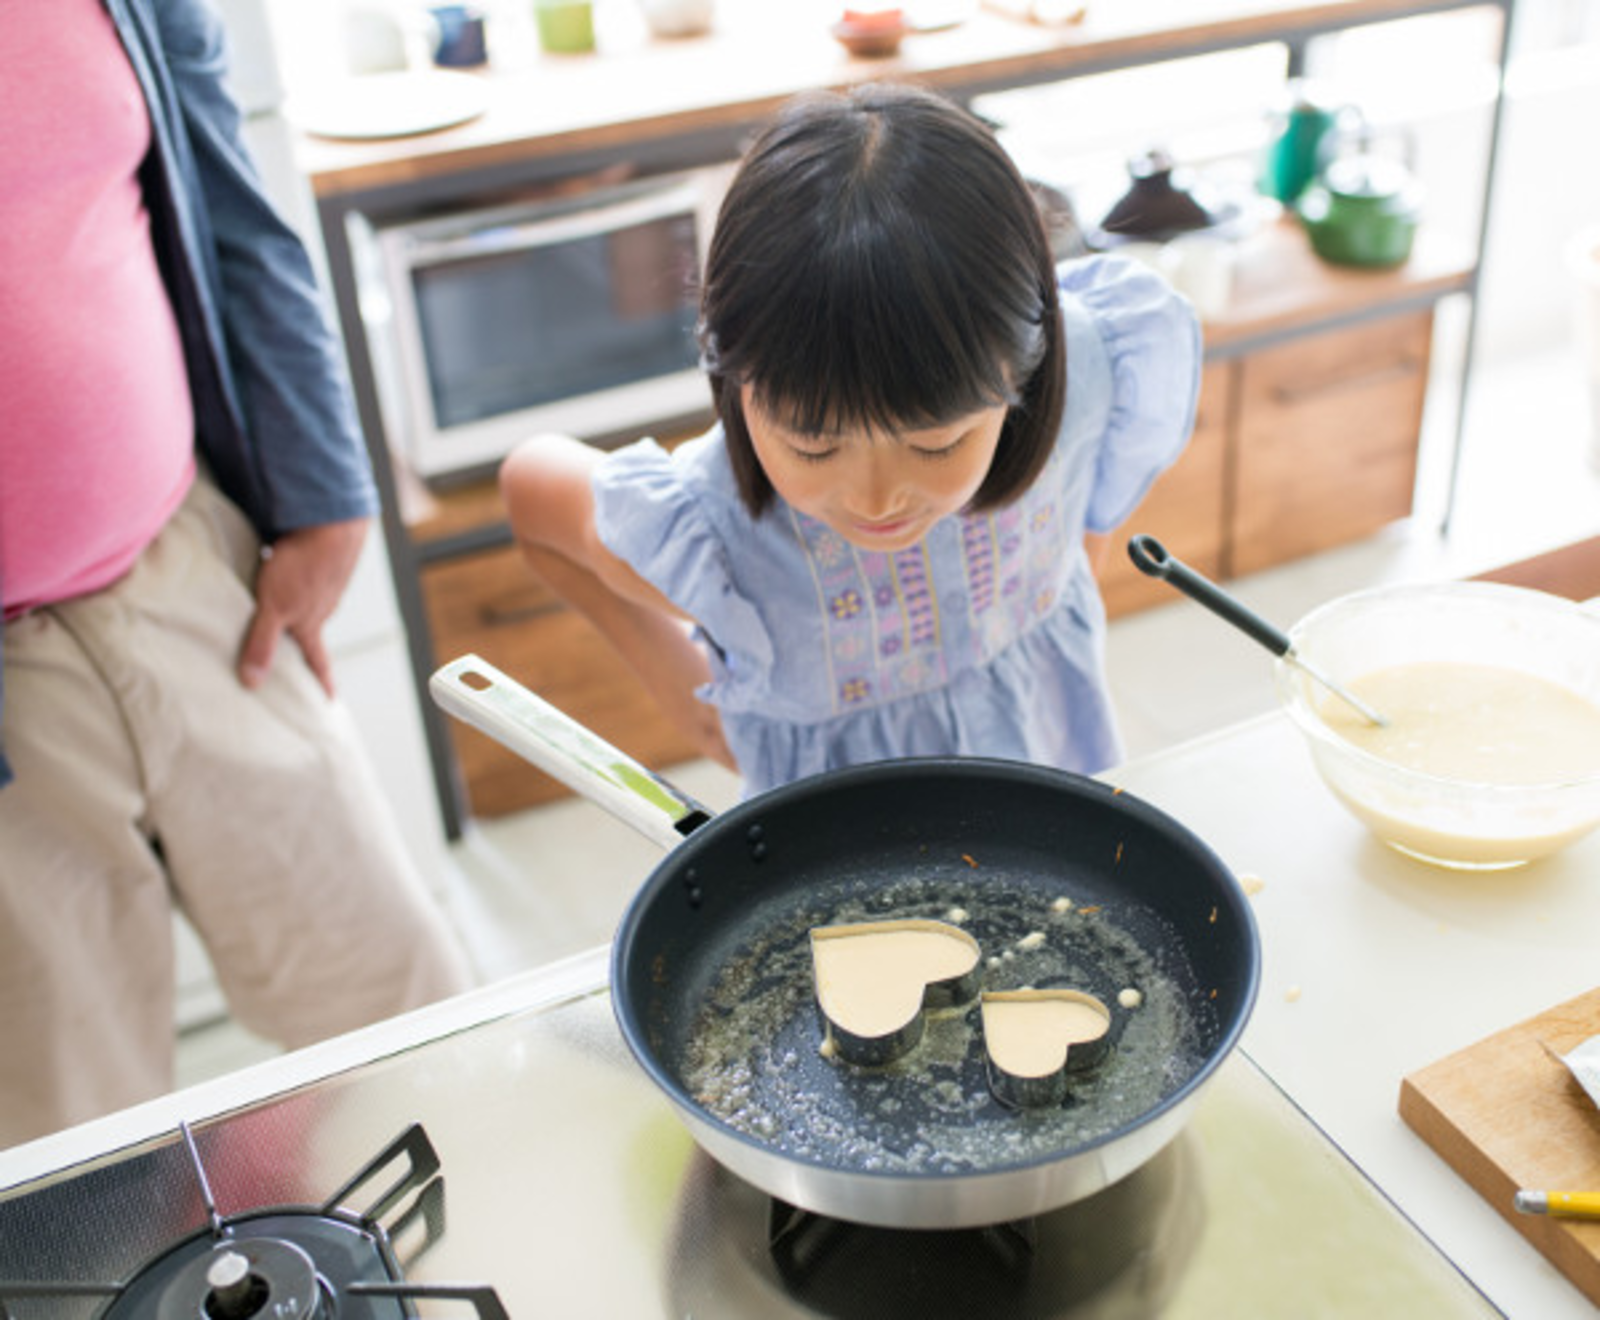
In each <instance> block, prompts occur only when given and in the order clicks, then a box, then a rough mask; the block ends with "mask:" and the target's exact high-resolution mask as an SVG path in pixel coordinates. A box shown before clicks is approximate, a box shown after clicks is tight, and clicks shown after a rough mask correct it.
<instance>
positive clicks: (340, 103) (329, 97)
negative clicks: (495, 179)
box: [284, 69, 489, 139]
mask: <svg viewBox="0 0 1600 1320" xmlns="http://www.w3.org/2000/svg"><path fill="white" fill-rule="evenodd" d="M488 104H489V89H488V87H487V86H485V84H484V82H483V80H482V79H480V78H478V77H476V76H475V75H473V74H470V73H455V72H452V71H450V70H449V69H402V70H399V71H397V72H394V73H364V74H361V75H359V76H358V77H354V78H346V79H343V80H342V81H340V82H337V83H329V84H327V85H326V86H324V87H320V88H317V89H316V90H315V91H313V92H309V93H307V94H305V95H303V96H298V97H296V98H295V99H294V100H292V101H290V102H289V104H288V105H286V106H285V107H284V114H285V115H287V116H288V117H289V118H290V119H291V120H293V121H294V122H295V123H296V124H298V125H299V126H300V127H301V128H303V129H304V130H305V131H306V132H307V133H314V134H316V135H317V136H318V137H329V138H362V139H370V138H391V137H406V136H408V135H409V134H412V133H432V132H434V131H436V130H438V129H441V128H451V127H454V126H455V125H457V124H464V123H466V122H467V121H468V120H471V119H476V118H477V117H478V116H479V115H481V114H482V113H483V112H484V110H485V109H486V108H487V107H488Z"/></svg>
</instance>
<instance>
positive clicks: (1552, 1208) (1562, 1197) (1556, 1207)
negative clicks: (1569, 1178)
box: [1513, 1191, 1600, 1219]
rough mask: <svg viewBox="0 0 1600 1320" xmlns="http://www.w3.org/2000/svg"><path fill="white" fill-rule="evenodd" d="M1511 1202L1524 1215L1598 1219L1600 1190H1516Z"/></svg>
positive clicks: (1599, 1216)
mask: <svg viewBox="0 0 1600 1320" xmlns="http://www.w3.org/2000/svg"><path fill="white" fill-rule="evenodd" d="M1513 1204H1514V1205H1515V1206H1516V1208H1517V1209H1518V1210H1520V1211H1521V1212H1522V1213H1523V1214H1525V1215H1549V1216H1550V1217H1551V1218H1552V1219H1600V1192H1527V1191H1524V1192H1518V1193H1517V1195H1516V1198H1515V1200H1514V1201H1513Z"/></svg>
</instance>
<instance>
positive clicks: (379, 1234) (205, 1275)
mask: <svg viewBox="0 0 1600 1320" xmlns="http://www.w3.org/2000/svg"><path fill="white" fill-rule="evenodd" d="M179 1130H180V1132H181V1134H182V1137H183V1141H184V1143H185V1146H186V1147H187V1150H188V1154H189V1159H190V1162H191V1165H192V1173H193V1177H194V1181H195V1184H196V1185H197V1187H198V1189H199V1191H200V1194H201V1196H202V1199H203V1201H204V1206H205V1211H206V1219H207V1225H206V1227H205V1228H202V1229H200V1230H199V1231H198V1232H195V1233H192V1234H190V1235H188V1236H187V1237H185V1238H183V1239H182V1240H180V1241H178V1242H176V1243H172V1244H170V1245H168V1246H167V1247H166V1248H165V1249H163V1250H162V1251H161V1252H160V1253H159V1254H157V1255H156V1256H155V1257H153V1258H152V1259H150V1260H148V1261H147V1262H146V1263H145V1264H144V1265H142V1266H141V1267H140V1268H139V1269H138V1270H137V1271H135V1272H134V1274H133V1275H132V1276H130V1277H129V1278H128V1279H126V1280H125V1281H123V1282H120V1283H95V1282H79V1281H62V1282H30V1283H5V1282H0V1320H34V1317H39V1318H40V1320H54V1317H56V1316H58V1315H61V1314H62V1311H61V1309H60V1308H61V1307H62V1306H63V1305H64V1304H65V1302H66V1299H69V1298H77V1299H93V1298H98V1297H104V1298H108V1299H109V1300H108V1301H106V1302H105V1304H104V1305H103V1306H101V1307H100V1308H99V1309H97V1310H95V1311H94V1312H93V1316H94V1320H405V1318H406V1317H412V1316H415V1315H416V1314H417V1311H416V1309H415V1308H414V1307H413V1306H412V1305H411V1304H410V1303H411V1302H412V1301H414V1300H420V1299H423V1298H427V1299H431V1300H450V1301H460V1302H465V1303H468V1304H469V1305H471V1306H472V1307H473V1308H474V1309H475V1310H476V1312H477V1314H478V1316H479V1320H509V1318H508V1315H507V1312H506V1310H505V1307H504V1306H503V1305H502V1303H501V1302H500V1299H499V1297H498V1296H497V1295H496V1293H495V1291H494V1290H493V1289H492V1288H488V1287H479V1286H474V1285H467V1286H454V1285H450V1286H446V1285H438V1284H420V1283H408V1282H406V1281H405V1279H404V1271H403V1268H402V1264H401V1261H400V1258H399V1257H398V1256H397V1254H396V1251H395V1246H394V1244H395V1241H396V1240H397V1239H399V1238H400V1237H401V1235H402V1234H406V1235H410V1234H412V1233H419V1234H420V1235H421V1241H420V1242H419V1243H418V1244H417V1245H416V1247H415V1249H414V1250H412V1251H411V1253H410V1256H409V1259H411V1260H414V1259H416V1258H418V1257H420V1256H421V1255H422V1254H423V1253H424V1252H425V1251H427V1250H428V1248H429V1247H431V1246H432V1245H433V1243H434V1242H435V1241H437V1239H438V1238H439V1237H440V1236H441V1235H442V1234H443V1232H444V1179H443V1178H442V1177H440V1176H439V1157H438V1155H437V1154H436V1153H435V1151H434V1148H433V1144H432V1143H431V1142H430V1141H429V1140H428V1137H427V1134H426V1133H424V1132H423V1130H422V1128H421V1126H420V1125H419V1124H412V1125H411V1126H410V1127H408V1128H407V1129H406V1130H405V1131H404V1132H402V1133H401V1134H400V1135H399V1136H398V1137H397V1138H395V1140H394V1141H392V1142H390V1143H389V1145H388V1146H386V1147H385V1148H384V1149H383V1150H382V1151H380V1152H379V1154H378V1155H377V1156H376V1157H375V1158H374V1159H373V1160H371V1161H370V1162H369V1163H368V1164H367V1165H366V1166H365V1167H363V1168H362V1169H361V1171H360V1172H358V1173H357V1174H356V1176H355V1177H353V1178H351V1179H350V1180H349V1181H348V1182H346V1183H345V1184H344V1185H343V1186H342V1187H341V1188H340V1189H339V1190H338V1191H337V1192H335V1193H334V1194H333V1195H332V1196H331V1197H329V1198H328V1200H327V1201H326V1202H324V1203H323V1204H322V1205H320V1206H284V1207H278V1208H272V1209H258V1210H251V1211H247V1212H245V1213H242V1214H237V1215H231V1216H223V1215H221V1214H219V1213H218V1211H217V1209H216V1204H215V1201H214V1199H213V1197H212V1194H211V1187H210V1184H209V1181H208V1179H207V1177H206V1170H205V1165H204V1164H203V1163H202V1162H201V1159H200V1154H199V1149H198V1147H197V1146H196V1145H195V1141H194V1135H193V1133H192V1132H191V1131H190V1130H189V1128H188V1127H187V1126H181V1127H180V1129H179ZM402 1161H403V1162H404V1164H405V1168H404V1169H403V1171H402V1172H401V1174H400V1176H399V1178H398V1179H397V1180H396V1181H395V1182H394V1183H393V1185H392V1186H390V1187H389V1188H388V1189H387V1190H385V1191H384V1192H382V1193H380V1194H379V1196H378V1198H377V1199H376V1200H375V1201H374V1202H372V1204H370V1205H368V1206H367V1207H366V1208H365V1209H364V1210H351V1209H348V1208H347V1205H346V1203H347V1202H348V1201H349V1200H350V1199H351V1198H352V1197H353V1196H354V1195H355V1194H356V1193H357V1192H358V1191H360V1190H361V1189H362V1188H364V1187H366V1186H367V1184H369V1183H370V1182H372V1181H373V1180H374V1179H376V1178H377V1176H378V1175H379V1174H380V1173H382V1172H383V1171H384V1170H386V1169H387V1168H389V1166H391V1165H393V1164H397V1163H400V1162H402ZM391 1212H393V1214H392V1218H390V1219H389V1220H388V1222H387V1223H385V1222H383V1220H384V1217H385V1216H387V1215H391ZM30 1307H31V1308H33V1309H29V1308H30Z"/></svg>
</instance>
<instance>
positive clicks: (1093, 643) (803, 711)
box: [594, 256, 1201, 794]
mask: <svg viewBox="0 0 1600 1320" xmlns="http://www.w3.org/2000/svg"><path fill="white" fill-rule="evenodd" d="M1059 280H1060V286H1061V290H1062V295H1063V296H1062V303H1063V309H1064V310H1063V316H1064V319H1065V325H1066V345H1067V380H1068V385H1067V407H1066V416H1065V418H1064V421H1063V424H1062V428H1061V433H1060V437H1059V439H1058V441H1057V443H1056V448H1055V452H1054V454H1053V455H1052V457H1051V459H1050V461H1049V463H1048V464H1047V465H1046V467H1045V469H1044V472H1043V473H1042V475H1041V476H1040V477H1039V479H1038V480H1037V481H1036V482H1035V483H1034V485H1033V486H1032V487H1031V488H1029V489H1028V490H1027V491H1026V492H1025V493H1024V494H1023V495H1022V496H1021V497H1020V498H1019V499H1017V500H1015V501H1014V502H1012V503H1011V504H1009V505H1007V506H1006V507H1004V508H1001V509H996V510H992V511H990V512H987V513H981V514H962V515H956V516H952V517H950V518H946V519H945V520H944V521H942V522H941V523H939V524H937V525H936V526H935V527H934V528H933V529H932V530H931V531H930V532H929V533H928V534H927V536H925V537H924V538H923V539H922V541H920V542H919V543H918V544H916V545H913V546H911V547H909V548H907V549H905V550H900V551H896V552H893V553H888V554H885V553H878V552H870V551H865V550H860V549H857V548H856V547H854V546H852V545H850V544H849V543H848V542H847V541H845V540H844V539H843V538H841V537H840V536H838V535H837V534H835V533H834V532H832V531H830V530H829V529H828V528H827V527H826V526H824V525H823V524H822V523H820V522H817V521H816V520H814V519H812V518H809V517H806V516H805V515H803V514H800V513H797V512H796V511H795V510H794V509H792V508H791V507H789V506H788V505H787V504H785V503H784V502H783V501H782V500H781V499H775V500H774V502H773V504H772V506H771V507H770V508H769V509H768V510H767V512H766V513H764V514H763V515H762V516H761V517H760V518H759V519H752V518H751V517H750V515H749V513H748V512H747V510H746V509H745V506H744V504H743V503H742V502H741V500H740V498H739V492H738V489H737V486H736V485H735V482H734V479H733V473H732V470H731V467H730V465H729V462H728V458H727V451H726V449H725V447H724V445H723V443H722V435H721V430H720V427H718V428H714V429H713V430H711V431H710V432H708V433H707V434H706V435H703V436H701V437H699V438H698V439H695V440H691V441H690V442H688V443H687V444H685V445H683V446H681V447H680V448H679V449H677V450H676V451H675V452H674V453H673V454H671V455H669V454H668V453H667V452H666V451H665V450H663V449H662V448H661V447H660V446H659V445H657V444H656V443H655V442H654V441H652V440H642V441H640V442H638V443H637V444H634V445H630V446H628V447H627V448H625V449H622V450H618V451H617V452H615V453H614V454H611V455H608V456H607V457H606V459H605V460H604V461H603V462H602V463H601V464H600V466H599V469H598V470H597V472H596V474H595V478H594V494H595V502H596V521H597V526H598V530H599V534H600V537H601V540H602V541H603V542H604V543H605V545H606V546H607V547H608V548H609V549H610V550H611V551H612V552H613V553H614V554H616V555H618V556H619V557H620V558H622V559H624V560H625V561H627V562H628V563H629V564H631V565H632V566H633V567H634V569H635V570H636V571H637V572H639V573H640V574H641V575H642V576H643V577H644V578H646V579H647V580H648V581H649V582H651V583H652V584H653V585H655V586H656V587H657V588H658V589H659V590H660V591H661V592H662V593H663V594H664V595H666V596H667V598H668V599H670V600H671V601H673V602H674V604H676V605H678V606H679V607H680V608H681V609H682V610H683V611H684V612H685V613H686V614H688V615H689V616H690V617H691V618H693V619H694V620H695V621H696V622H697V623H698V624H699V634H698V635H699V636H700V638H701V640H702V642H703V643H704V645H705V646H706V647H707V650H708V653H709V655H710V658H711V665H712V679H711V681H710V682H709V683H708V684H706V685H705V686H704V687H703V688H702V689H701V691H700V694H699V695H700V696H701V698H702V699H703V700H705V701H708V702H710V703H711V704H712V705H714V706H716V707H717V709H718V711H719V713H720V715H721V719H722V726H723V730H724V732H725V734H726V736H727V740H728V745H729V747H730V748H731V750H732V751H733V754H734V757H735V758H736V759H737V761H738V764H739V769H740V772H741V774H742V776H743V789H744V792H745V793H746V794H751V793H756V792H760V791H762V790H764V789H767V788H771V787H775V786H777V785H779V784H783V783H787V782H789V781H791V780H794V779H798V778H802V777H804V776H807V775H811V774H816V773H819V772H821V771H823V770H828V769H832V768H834V767H838V766H844V765H853V764H858V763H861V762H866V761H878V760H887V759H892V758H897V757H906V756H932V755H963V756H991V757H1003V758H1008V759H1014V760H1023V761H1033V762H1039V763H1043V764H1047V765H1055V766H1060V767H1062V768H1064V769H1068V770H1076V771H1080V772H1083V773H1093V772H1095V771H1098V770H1102V769H1104V768H1105V767H1106V766H1108V765H1112V764H1114V763H1115V762H1116V761H1117V760H1118V759H1119V757H1120V755H1121V744H1120V741H1119V739H1118V736H1117V731H1116V727H1115V722H1114V719H1113V714H1112V710H1111V705H1110V700H1109V697H1108V694H1107V691H1106V687H1105V682H1104V675H1103V665H1102V652H1103V647H1104V636H1105V609H1104V606H1103V605H1102V603H1101V601H1100V596H1099V592H1098V590H1097V588H1096V586H1095V581H1094V576H1093V573H1092V571H1091V568H1090V565H1089V561H1088V556H1087V554H1086V552H1085V549H1084V544H1083V541H1084V533H1085V531H1086V530H1092V531H1097V532H1107V531H1110V530H1112V529H1113V528H1115V527H1116V526H1117V525H1118V524H1120V523H1121V522H1122V521H1123V520H1124V519H1125V518H1126V517H1127V516H1128V515H1129V514H1130V513H1131V512H1132V511H1133V509H1134V507H1135V506H1136V505H1137V504H1138V502H1139V501H1140V500H1141V499H1142V498H1143V497H1144V494H1145V492H1146V491H1147V490H1148V489H1149V486H1150V484H1151V482H1152V481H1154V480H1155V478H1156V477H1157V476H1158V475H1159V474H1160V473H1161V472H1162V471H1163V470H1164V469H1165V468H1166V467H1168V466H1169V465H1170V464H1171V463H1172V462H1173V461H1174V460H1175V459H1176V458H1177V456H1178V455H1179V453H1180V452H1181V451H1182V449H1183V446H1184V445H1185V443H1186V442H1187V440H1188V436H1189V432H1190V429H1191V427H1192V425H1193V421H1194V410H1195V402H1196V397H1197V395H1198V392H1199V380H1200V355H1201V344H1200V330H1199V324H1198V322H1197V320H1196V318H1195V316H1194V313H1193V312H1192V310H1191V309H1190V307H1189V305H1188V304H1187V303H1186V302H1185V301H1184V300H1183V299H1182V298H1181V297H1179V296H1178V295H1177V294H1176V293H1174V292H1173V291H1172V289H1171V288H1170V286H1168V285H1167V284H1166V282H1165V281H1163V280H1162V279H1161V278H1160V277H1159V276H1158V275H1156V274H1155V273H1153V272H1152V271H1150V270H1148V269H1147V268H1145V267H1143V266H1140V265H1138V264H1137V263H1135V262H1132V261H1130V260H1128V259H1126V258H1121V257H1115V256H1099V257H1090V258H1086V259H1083V260H1079V261H1073V262H1068V263H1064V264H1063V265H1062V267H1061V268H1060V271H1059Z"/></svg>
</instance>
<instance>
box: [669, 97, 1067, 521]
mask: <svg viewBox="0 0 1600 1320" xmlns="http://www.w3.org/2000/svg"><path fill="white" fill-rule="evenodd" d="M699 333H700V348H701V353H702V357H703V361H704V363H705V366H706V369H707V372H708V374H709V377H710V381H711V390H712V398H713V401H714V403H715V405H716V409H717V414H718V416H719V418H720V419H721V421H722V424H723V429H724V432H725V438H726V441H727V445H728V451H729V454H730V456H731V459H732V462H733V467H734V472H735V474H736V476H737V479H738V482H739V488H740V492H741V494H742V495H743V498H744V502H745V504H746V505H747V507H748V508H749V509H750V511H751V513H752V514H755V515H759V514H760V513H761V512H762V511H763V510H764V509H765V508H766V507H767V506H768V504H769V503H770V502H771V500H772V496H773V490H772V485H771V483H770V482H769V481H768V480H767V476H766V474H765V473H764V472H763V471H762V469H761V465H760V463H759V462H757V460H756V455H755V451H754V449H753V447H752V446H751V443H750V433H749V429H748V427H747V425H746V422H745V417H744V408H743V406H742V403H741V400H740V387H741V386H742V385H745V384H748V385H749V386H750V387H751V388H752V390H753V392H754V395H755V397H756V399H757V400H758V401H759V403H760V405H761V407H762V409H763V411H765V412H767V413H769V414H770V415H772V416H774V417H777V418H779V419H780V420H781V421H782V422H783V423H784V425H786V426H788V427H790V428H791V429H794V430H797V431H800V432H802V433H806V434H826V433H830V432H835V431H838V430H841V429H844V428H847V427H865V428H868V429H874V430H883V431H894V430H903V429H912V428H916V429H920V428H925V427H930V426H938V425H941V424H944V423H946V422H949V421H951V420H953V419H955V418H958V417H962V416H965V415H967V414H969V413H973V412H977V411H979V410H981V409H983V408H988V407H992V406H994V405H996V404H1008V405H1010V407H1009V410H1008V412H1007V415H1006V420H1005V425H1004V428H1003V430H1002V432H1001V437H1000V444H999V447H998V449H997V450H996V453H995V459H994V463H993V464H992V466H991V467H990V469H989V472H988V475H987V476H986V477H985V478H984V481H983V484H982V485H981V486H980V487H979V489H978V493H977V495H976V496H975V497H974V499H973V507H974V508H976V509H985V508H993V507H996V506H998V505H1001V504H1004V503H1006V502H1008V501H1009V500H1012V499H1014V498H1016V497H1017V496H1018V495H1019V494H1021V493H1022V491H1023V490H1025V489H1026V488H1027V487H1028V485H1029V484H1030V483H1031V482H1032V481H1033V479H1034V478H1035V477H1036V476H1037V475H1038V474H1039V471H1040V469H1041V468H1043V467H1044V465H1045V462H1046V461H1047V460H1048V458H1049V456H1050V452H1051V449H1052V447H1053V445H1054V443H1055V438H1056V433H1057V431H1058V430H1059V428H1060V425H1061V412H1062V407H1063V404H1064V400H1065V397H1066V356H1065V350H1064V348H1063V343H1062V329H1061V311H1060V304H1059V299H1058V297H1057V291H1056V277H1055V266H1054V259H1053V257H1052V255H1051V250H1050V242H1049V239H1048V237H1047V236H1046V233H1045V228H1044V222H1043V219H1042V217H1041V216H1040V213H1039V208H1038V204H1037V201H1036V200H1035V196H1034V193H1033V191H1032V190H1031V189H1030V187H1029V186H1028V184H1027V182H1026V181H1025V180H1024V179H1023V177H1022V175H1021V174H1020V173H1019V172H1018V170H1017V168H1016V166H1015V164H1014V163H1013V162H1012V160H1011V158H1010V156H1009V155H1007V154H1006V152H1005V150H1004V148H1002V147H1001V146H1000V144H999V142H998V141H996V139H995V137H994V135H993V133H992V132H991V131H990V130H989V128H988V127H987V126H986V125H985V124H983V122H982V121H980V120H979V119H978V118H976V117H975V116H974V115H972V114H970V113H969V112H968V111H966V110H964V109H962V108H961V107H960V106H958V105H956V104H955V103H954V102H952V101H949V100H947V99H945V98H944V97H941V96H939V95H937V94H935V93H933V92H929V91H926V90H923V89H920V88H916V87H912V86H909V85H907V86H901V85H888V84H885V85H867V86H863V87H859V88H856V89H854V90H852V91H849V92H844V93H837V92H818V93H808V94H805V95H802V96H800V97H796V98H794V99H793V100H791V101H790V102H788V103H787V104H786V105H785V107H784V108H783V109H782V110H780V111H779V113H778V116H777V118H776V119H775V120H774V121H773V122H772V123H771V124H770V125H769V126H768V127H767V128H766V129H764V130H763V131H762V133H761V134H760V136H759V137H758V138H757V139H756V141H755V143H754V144H753V145H752V147H751V148H750V150H749V151H748V152H747V153H746V155H745V157H744V159H743V161H742V163H741V165H740V167H739V170H738V172H737V173H736V175H735V176H734V179H733V182H732V184H731V186H730V187H729V190H728V194H727V196H726V197H725V198H724V199H723V203H722V209H721V213H720V215H719V216H718V219H717V226H716V231H715V233H714V234H713V236H712V240H711V247H710V253H709V255H708V258H707V261H706V271H705V277H704V283H703V287H702V293H701V304H700V328H699Z"/></svg>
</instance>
